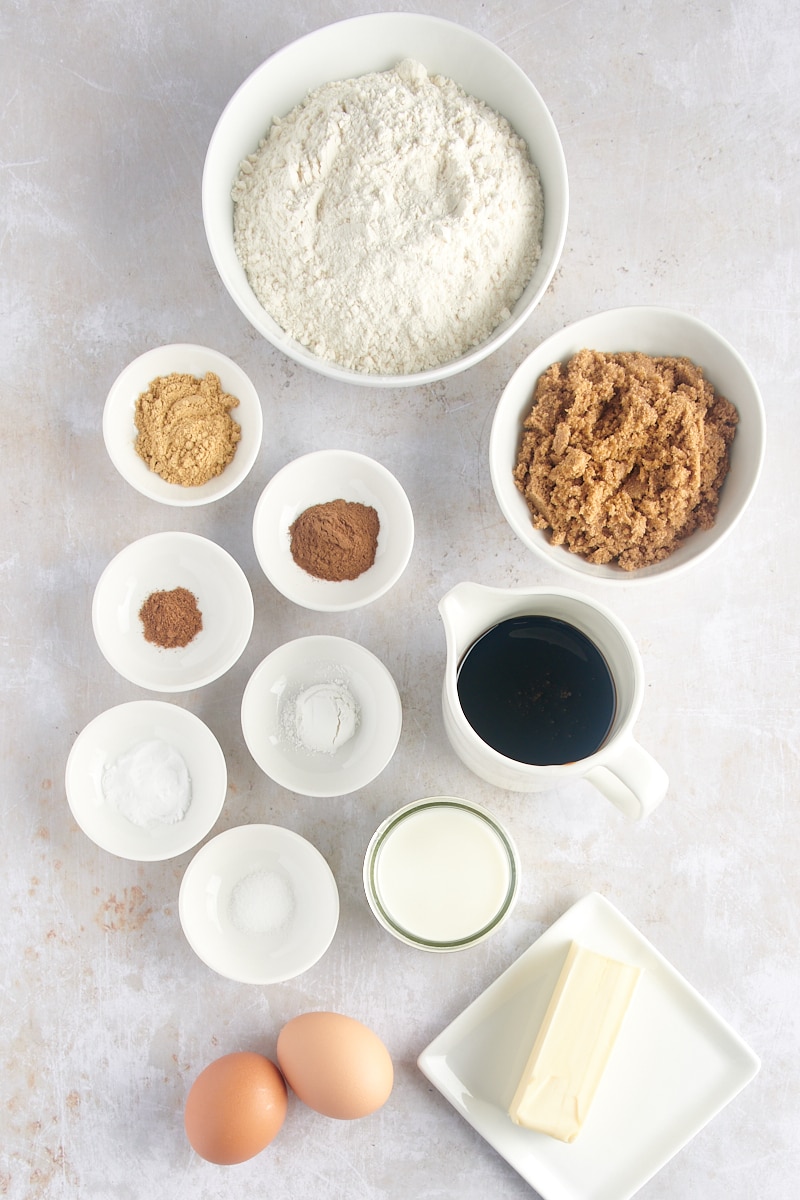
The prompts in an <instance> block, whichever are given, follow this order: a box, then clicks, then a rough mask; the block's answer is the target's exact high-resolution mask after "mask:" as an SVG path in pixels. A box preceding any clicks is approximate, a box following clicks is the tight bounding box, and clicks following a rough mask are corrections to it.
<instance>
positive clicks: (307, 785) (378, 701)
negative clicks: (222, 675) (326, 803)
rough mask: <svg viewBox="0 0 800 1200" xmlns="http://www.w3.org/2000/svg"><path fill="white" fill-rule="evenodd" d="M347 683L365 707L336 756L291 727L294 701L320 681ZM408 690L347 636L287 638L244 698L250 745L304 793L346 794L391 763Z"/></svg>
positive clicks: (275, 774) (265, 767)
mask: <svg viewBox="0 0 800 1200" xmlns="http://www.w3.org/2000/svg"><path fill="white" fill-rule="evenodd" d="M331 682H336V683H340V682H342V683H344V684H345V686H346V687H347V689H348V690H349V692H350V694H351V695H352V697H353V699H354V700H355V702H356V705H357V708H358V724H357V727H356V730H355V733H354V735H353V736H352V738H351V739H350V740H349V741H348V742H345V743H344V744H343V745H342V746H340V747H339V748H338V749H337V750H336V751H335V753H332V754H329V753H324V752H320V751H314V750H307V749H306V748H305V747H304V746H302V745H299V744H297V742H296V739H295V738H293V736H292V732H291V728H290V727H289V728H287V717H288V706H289V705H290V704H291V703H292V701H293V700H294V698H295V697H296V696H297V694H298V692H300V691H302V690H304V689H305V688H307V687H310V686H311V685H312V684H315V683H331ZM402 721H403V717H402V706H401V703H400V694H399V692H398V690H397V685H396V684H395V682H394V680H393V679H392V676H391V675H390V673H389V671H388V670H387V668H386V667H385V666H384V665H383V663H382V662H381V661H380V659H378V658H376V657H375V655H374V654H372V653H371V652H370V651H369V650H367V649H365V647H364V646H360V645H359V644H358V643H357V642H351V641H348V640H347V639H346V638H340V637H328V636H325V635H315V636H312V637H304V638H298V639H296V640H295V641H292V642H285V643H284V644H283V645H282V646H279V647H278V648H277V649H276V650H273V651H272V653H271V654H268V655H267V657H266V658H265V659H263V660H262V662H260V663H259V665H258V666H257V667H256V669H255V671H254V672H253V674H252V675H251V676H250V679H249V681H248V683H247V686H246V687H245V690H244V695H243V696H242V732H243V734H244V740H245V742H246V743H247V748H248V750H249V751H250V753H251V754H252V756H253V758H254V759H255V761H256V762H257V764H258V765H259V767H260V768H261V770H262V771H263V772H264V774H265V775H268V776H269V777H270V779H273V780H274V781H275V782H276V783H278V784H280V785H281V787H285V788H288V789H289V791H292V792H297V793H298V794H299V795H301V796H345V795H348V794H349V793H350V792H355V791H357V789H358V788H362V787H365V786H366V785H367V784H368V783H371V782H372V780H373V779H375V778H376V777H377V776H378V775H379V774H380V773H381V771H382V770H383V769H384V767H385V766H386V765H387V764H388V762H389V761H390V759H391V757H392V755H393V754H394V752H395V750H396V748H397V743H398V741H399V739H400V730H401V727H402Z"/></svg>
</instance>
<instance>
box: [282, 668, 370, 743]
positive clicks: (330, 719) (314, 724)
mask: <svg viewBox="0 0 800 1200" xmlns="http://www.w3.org/2000/svg"><path fill="white" fill-rule="evenodd" d="M294 723H295V732H296V735H297V738H298V741H299V742H300V743H301V745H303V746H304V747H305V748H306V750H315V751H318V752H319V753H322V754H335V753H336V751H337V750H338V749H339V748H340V747H341V746H344V745H346V743H347V742H349V741H350V739H351V738H352V736H353V734H354V733H355V731H356V725H357V724H358V707H357V705H356V702H355V700H354V699H353V697H352V696H351V694H350V692H349V691H348V689H347V688H346V687H345V686H344V685H343V684H337V683H315V684H312V686H311V687H308V688H306V689H305V690H304V691H302V692H300V694H299V695H298V696H297V698H296V700H295V702H294Z"/></svg>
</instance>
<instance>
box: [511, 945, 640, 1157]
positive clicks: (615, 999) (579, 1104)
mask: <svg viewBox="0 0 800 1200" xmlns="http://www.w3.org/2000/svg"><path fill="white" fill-rule="evenodd" d="M640 975H641V969H640V968H639V967H632V966H629V965H628V964H627V963H623V962H617V961H616V960H615V959H613V958H606V957H605V955H603V954H596V953H595V952H594V951H593V950H586V949H585V948H584V947H583V946H579V945H578V944H577V942H572V943H571V945H570V948H569V953H568V954H567V959H566V962H565V963H564V966H563V968H562V970H561V974H560V976H559V978H558V983H557V984H556V987H555V991H554V992H553V995H552V997H551V999H550V1003H549V1005H548V1007H547V1012H546V1013H545V1017H544V1020H543V1022H542V1026H541V1029H540V1030H539V1033H538V1036H537V1038H536V1041H535V1042H534V1044H533V1049H532V1050H531V1053H530V1056H529V1058H528V1062H527V1064H526V1066H525V1069H524V1071H523V1072H522V1077H521V1079H520V1081H519V1085H518V1087H517V1090H516V1092H515V1093H514V1099H513V1100H512V1101H511V1107H510V1108H509V1110H508V1115H509V1116H510V1117H511V1120H512V1121H514V1122H515V1124H517V1125H524V1126H525V1128H526V1129H535V1130H538V1131H539V1132H541V1133H547V1134H549V1135H550V1137H554V1138H558V1139H559V1141H562V1142H574V1141H575V1138H576V1137H577V1136H578V1134H579V1133H580V1131H581V1128H582V1126H583V1123H584V1121H585V1120H586V1116H587V1113H588V1112H589V1107H590V1105H591V1103H592V1100H593V1099H594V1094H595V1092H596V1091H597V1087H598V1085H599V1083H600V1080H601V1078H602V1075H603V1072H604V1070H605V1068H606V1064H607V1063H608V1059H609V1057H610V1055H611V1051H612V1049H613V1047H614V1042H615V1041H616V1038H617V1034H618V1033H619V1031H620V1029H621V1027H622V1022H623V1019H624V1017H625V1014H626V1012H627V1011H628V1006H629V1004H630V1002H631V999H632V997H633V993H634V990H635V988H636V985H637V983H638V982H639V976H640Z"/></svg>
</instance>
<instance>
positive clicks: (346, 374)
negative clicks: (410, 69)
mask: <svg viewBox="0 0 800 1200" xmlns="http://www.w3.org/2000/svg"><path fill="white" fill-rule="evenodd" d="M390 24H391V26H392V27H393V30H394V32H395V36H399V34H400V33H401V32H402V31H403V29H404V27H405V30H410V29H411V28H412V26H414V25H418V26H419V25H425V26H427V28H428V31H429V33H431V34H433V33H434V32H436V33H438V34H440V35H441V36H442V38H443V40H445V41H452V39H453V38H455V37H458V38H460V39H462V41H463V42H464V43H465V44H468V45H469V46H470V48H471V49H472V50H473V52H474V53H479V54H482V55H486V54H488V55H490V56H491V57H492V58H494V59H496V61H497V62H498V64H501V65H502V67H503V73H504V75H505V77H506V79H507V80H511V79H514V80H516V81H517V82H518V83H521V84H524V86H525V87H526V89H527V90H528V92H529V96H530V104H531V105H532V106H535V107H536V108H537V110H538V111H537V119H538V121H539V123H540V125H541V128H542V130H543V136H546V137H547V138H548V140H549V142H550V152H551V156H552V159H553V162H552V168H553V169H552V172H551V174H552V177H553V178H552V179H551V181H550V183H551V185H553V184H554V185H555V186H551V195H553V194H555V202H554V204H551V205H548V199H547V188H544V184H545V181H544V180H542V184H543V188H544V190H545V198H544V206H545V216H544V222H545V224H544V231H543V235H542V236H543V242H542V251H543V254H542V258H543V260H544V262H545V263H546V267H545V269H544V271H543V274H542V275H541V277H540V279H539V281H538V283H537V285H536V289H535V291H534V292H533V293H532V294H531V295H530V296H527V297H526V293H527V291H528V288H529V287H530V283H531V282H532V280H533V278H534V277H535V275H536V272H537V271H538V266H537V268H536V270H535V271H534V276H533V277H532V279H531V281H529V283H528V285H527V287H526V288H525V290H524V291H523V293H522V296H520V298H519V300H518V301H517V303H516V304H515V306H514V310H513V311H512V313H511V316H510V317H509V318H507V319H506V320H505V321H502V322H501V323H500V324H499V325H498V326H497V327H496V329H495V330H494V331H493V332H492V333H491V334H490V336H489V337H488V338H487V339H486V340H485V341H484V342H481V343H480V345H478V346H475V347H473V348H472V349H470V350H468V351H467V352H466V353H465V354H463V355H461V356H460V357H459V358H457V359H454V360H452V361H450V362H448V363H444V364H442V365H440V366H437V367H431V368H428V369H426V370H423V371H417V372H414V373H412V374H408V375H381V374H375V375H369V374H365V373H362V372H358V371H352V370H349V369H348V368H346V367H341V366H339V365H338V364H336V363H334V362H330V361H329V360H326V359H321V358H319V357H317V356H316V355H315V354H313V353H312V352H311V351H309V350H308V349H306V348H305V347H304V346H301V345H300V343H299V342H296V341H295V340H294V339H293V338H290V337H289V336H288V335H287V334H286V333H285V332H284V331H283V330H282V329H281V328H280V326H279V325H278V324H277V322H276V321H275V320H274V318H272V317H271V316H270V315H269V314H268V313H267V311H266V309H265V308H264V307H263V305H261V304H260V303H259V302H258V300H257V299H256V297H255V294H254V293H253V292H252V290H251V289H250V287H249V285H248V284H247V281H246V278H244V277H243V271H242V269H241V267H240V266H239V265H238V260H236V261H234V260H235V252H234V259H231V258H230V256H229V255H227V254H223V252H222V251H221V250H220V246H219V244H218V237H217V235H216V233H215V232H214V231H213V229H214V218H215V216H220V217H222V213H221V209H222V206H223V205H222V203H221V202H220V191H219V189H218V186H217V183H218V178H217V161H216V160H217V158H218V157H219V155H220V153H222V152H223V151H222V149H221V148H222V147H224V145H225V143H226V140H227V137H228V124H229V122H230V121H231V120H232V118H233V116H234V115H235V114H236V113H237V112H238V110H239V108H240V107H242V106H243V98H244V97H245V96H246V94H247V92H248V91H249V89H250V88H251V87H252V86H253V85H255V84H257V82H258V80H259V79H260V78H261V76H262V75H263V74H265V73H266V72H267V71H268V70H269V69H270V68H273V67H274V66H275V65H276V64H278V65H279V64H280V63H281V62H282V61H283V60H285V59H288V58H291V57H293V56H299V55H302V53H303V51H304V50H305V49H307V48H308V47H309V46H311V45H313V43H314V42H315V41H324V40H325V39H327V38H330V37H331V36H334V35H335V34H336V33H339V35H340V36H341V37H342V38H343V39H346V40H350V41H352V40H354V39H355V37H356V33H357V31H358V32H359V33H360V32H362V31H364V32H363V36H364V37H365V38H367V37H369V34H370V31H374V30H375V29H376V28H377V27H379V26H380V25H384V26H387V27H388V26H389V25H390ZM403 57H410V55H409V54H408V53H405V52H404V51H403V50H402V49H401V50H398V53H397V55H396V56H395V57H394V61H395V62H396V61H399V60H400V59H401V58H403ZM388 65H389V66H391V63H390V64H388ZM426 65H427V64H426ZM381 69H386V68H382V67H379V66H373V67H366V68H363V69H361V70H357V71H355V72H352V71H351V72H350V73H349V75H343V74H342V73H341V72H339V73H334V74H333V75H332V76H330V78H331V79H333V80H335V79H336V78H340V79H341V78H347V77H355V76H356V75H358V74H365V73H366V72H368V71H370V70H381ZM438 73H442V72H438ZM454 81H455V82H459V81H458V80H454ZM310 86H314V85H310ZM461 86H463V85H461ZM506 86H508V85H506ZM465 90H466V91H469V88H465ZM307 91H308V89H306V94H307ZM477 98H479V99H482V97H477ZM302 99H303V97H302V96H301V97H299V99H298V100H297V101H296V102H295V104H297V103H300V102H301V101H302ZM487 103H490V102H488V101H487ZM491 106H492V107H496V106H494V105H491ZM496 111H501V110H500V109H497V108H496ZM276 115H279V116H283V115H285V114H283V113H280V114H276ZM501 115H505V114H504V113H501ZM267 119H269V118H267ZM510 123H511V125H512V128H514V123H513V121H511V122H510ZM266 128H267V125H266V121H265V123H264V128H263V130H262V133H261V135H260V136H263V134H264V132H265V131H266ZM520 136H522V135H520ZM525 140H526V143H527V142H528V139H527V138H526V139H525ZM257 145H258V138H257V137H256V138H255V139H254V140H253V143H252V145H251V147H250V149H249V150H245V153H244V154H242V155H240V156H239V161H241V160H242V159H243V158H245V157H246V155H247V154H248V153H253V152H254V150H255V149H256V147H257ZM532 158H533V159H534V162H535V164H536V166H537V169H539V170H540V173H541V168H540V167H539V164H538V162H536V159H535V156H534V155H532ZM237 166H238V164H237ZM235 171H236V168H234V171H233V172H232V173H231V178H230V180H229V185H228V193H229V192H230V185H232V183H233V179H234V178H235ZM201 199H202V213H203V224H204V227H205V232H206V241H207V243H208V248H209V251H210V253H211V257H212V260H213V262H214V266H215V267H216V269H217V272H218V274H219V276H220V278H221V280H222V282H223V284H224V286H225V288H226V290H227V292H228V294H229V295H230V297H231V299H232V300H233V301H234V303H235V304H236V305H237V307H238V308H239V310H240V311H241V312H242V314H243V315H244V316H245V317H246V318H247V320H248V321H249V322H250V323H251V325H253V327H254V328H255V329H256V330H258V332H259V333H260V334H261V336H262V337H264V338H265V339H266V340H267V341H268V342H270V343H271V345H273V346H274V347H275V348H276V349H277V350H280V351H282V352H283V353H284V354H286V355H287V356H288V357H290V358H291V359H293V361H295V362H297V363H298V364H299V365H301V366H305V367H307V368H308V369H309V370H312V371H315V372H316V373H318V374H320V375H323V376H326V377H327V378H329V379H334V380H336V381H338V382H340V383H354V384H359V385H361V386H365V387H375V388H389V387H419V386H423V385H426V384H429V383H434V382H436V381H438V380H440V379H447V378H450V377H451V376H453V375H457V374H460V373H461V372H463V371H466V370H468V369H469V368H470V367H472V366H475V365H476V364H477V363H479V362H482V361H483V360H484V359H485V358H487V357H488V356H489V355H490V354H493V353H494V352H495V351H496V350H499V349H500V347H501V346H503V345H504V344H505V343H506V342H507V341H508V340H509V339H510V338H511V337H512V336H513V335H514V334H515V333H516V332H517V330H518V329H519V328H520V327H521V326H522V325H523V324H524V323H525V321H527V319H528V318H529V317H530V315H531V313H532V312H533V311H534V309H535V308H536V307H537V306H538V304H539V303H540V301H541V299H542V297H543V296H544V294H545V292H546V291H547V288H548V287H549V286H550V283H551V282H552V279H553V276H554V275H555V272H556V269H557V267H558V263H559V261H560V259H561V254H562V251H563V248H564V242H565V239H566V233H567V221H568V216H569V181H568V175H567V165H566V158H565V156H564V150H563V146H562V144H561V139H560V136H559V133H558V130H557V128H556V124H555V121H554V120H553V116H552V114H551V112H550V110H549V108H548V107H547V105H546V104H545V102H544V100H543V98H542V96H541V94H540V92H539V91H538V89H537V88H536V86H535V84H534V83H533V81H532V80H531V79H530V77H529V76H528V75H527V74H526V73H525V72H524V71H523V70H522V68H521V67H520V66H519V64H518V63H516V62H515V61H514V59H512V58H511V57H510V56H509V55H508V54H506V53H505V51H504V50H501V49H500V47H499V46H498V45H496V44H495V43H494V42H492V41H490V40H489V39H488V38H485V37H483V35H482V34H479V33H476V32H474V31H473V30H471V29H469V28H467V27H466V26H465V25H461V24H459V23H458V22H455V21H449V20H447V19H446V18H444V17H438V16H429V15H427V14H421V13H420V14H418V13H403V12H388V13H367V14H365V15H363V16H355V17H347V18H345V19H343V20H341V21H335V22H332V23H330V24H328V25H323V26H320V27H319V28H318V29H315V30H312V31H311V32H309V33H307V34H304V35H303V36H302V37H300V38H296V39H294V40H293V41H291V42H289V43H287V44H286V45H285V46H282V47H280V48H279V49H278V50H276V51H275V53H274V54H272V55H270V57H269V58H267V59H266V60H265V61H264V62H262V63H261V64H260V65H259V66H258V67H256V68H255V69H254V70H253V71H251V72H250V74H249V75H248V76H247V77H246V78H245V79H244V80H243V81H242V82H241V83H240V84H239V86H238V87H237V89H236V91H235V92H234V93H233V95H232V96H231V97H230V99H229V100H228V102H227V104H226V105H225V107H224V109H223V110H222V113H221V115H220V117H219V119H218V121H217V124H216V126H215V128H214V131H213V133H212V135H211V139H210V141H209V145H208V149H207V152H206V157H205V162H204V165H203V176H202V185H201ZM228 203H230V206H231V210H230V211H231V213H232V206H233V201H232V200H229V201H225V202H224V206H225V207H226V208H227V204H228ZM548 211H549V212H551V213H554V217H553V218H551V220H555V233H554V236H553V238H552V240H551V242H550V252H549V256H548V258H546V259H545V258H544V239H545V236H546V234H547V231H548ZM220 224H221V226H222V227H224V228H227V227H228V226H229V225H232V217H231V218H225V219H221V220H220ZM540 261H541V260H540ZM243 283H244V287H243ZM248 293H249V294H248Z"/></svg>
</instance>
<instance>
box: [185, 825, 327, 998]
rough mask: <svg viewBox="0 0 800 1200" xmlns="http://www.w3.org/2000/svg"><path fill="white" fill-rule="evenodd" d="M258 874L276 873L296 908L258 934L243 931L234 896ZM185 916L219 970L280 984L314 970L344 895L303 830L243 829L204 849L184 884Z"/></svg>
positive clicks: (200, 951)
mask: <svg viewBox="0 0 800 1200" xmlns="http://www.w3.org/2000/svg"><path fill="white" fill-rule="evenodd" d="M257 872H266V873H269V875H271V876H274V877H275V878H276V880H277V881H278V882H279V886H282V887H283V889H284V890H285V894H286V895H287V897H289V903H287V904H286V906H285V907H286V909H288V913H287V912H282V913H281V914H275V916H276V923H275V927H274V928H270V921H269V913H266V912H265V913H264V914H263V916H264V918H265V919H264V920H263V921H259V923H258V926H257V928H256V929H255V931H252V930H250V929H247V928H245V929H242V928H241V927H239V926H237V923H236V910H235V907H234V909H233V911H232V907H231V899H232V896H233V894H234V889H235V888H236V886H237V884H238V883H240V882H241V881H243V880H245V879H247V878H248V876H251V875H255V874H256V873H257ZM266 894H267V895H269V894H270V893H269V891H267V892H266ZM281 898H282V897H281ZM178 912H179V915H180V921H181V926H182V928H183V932H184V934H185V935H186V939H187V941H188V942H189V945H190V946H191V947H192V949H193V950H194V952H195V954H196V955H197V956H198V958H200V959H202V961H203V962H204V963H205V964H206V965H207V966H209V967H211V968H212V970H214V971H217V972H218V973H219V974H220V975H224V976H225V977H226V978H228V979H235V980H237V981H238V982H239V983H260V984H267V983H280V982H282V981H284V980H286V979H294V977H295V976H296V975H300V974H301V973H302V972H303V971H307V970H308V969H309V968H310V967H312V966H313V965H314V964H315V963H316V962H318V961H319V959H320V958H321V957H322V955H323V954H324V953H325V951H326V950H327V949H328V947H329V946H330V944H331V942H332V941H333V935H334V934H335V933H336V927H337V925H338V923H339V891H338V888H337V887H336V880H335V878H334V876H333V872H332V871H331V869H330V867H329V866H328V863H327V862H326V861H325V859H324V858H323V856H322V855H321V854H320V852H319V850H317V848H316V846H312V844H311V842H308V841H306V839H305V838H303V837H301V836H300V834H299V833H294V832H293V831H292V830H291V829H283V828H282V827H281V826H279V825H240V826H237V827H236V828H234V829H228V830H226V831H225V832H224V833H220V834H217V836H216V837H215V838H212V839H211V841H210V842H207V843H206V845H205V846H203V848H202V850H198V852H197V854H196V855H195V856H194V858H193V859H192V861H191V862H190V863H189V866H188V867H187V868H186V872H185V874H184V876H183V880H182V882H181V887H180V893H179V896H178ZM278 915H280V916H282V917H283V919H282V920H280V921H278V920H277V917H278Z"/></svg>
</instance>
